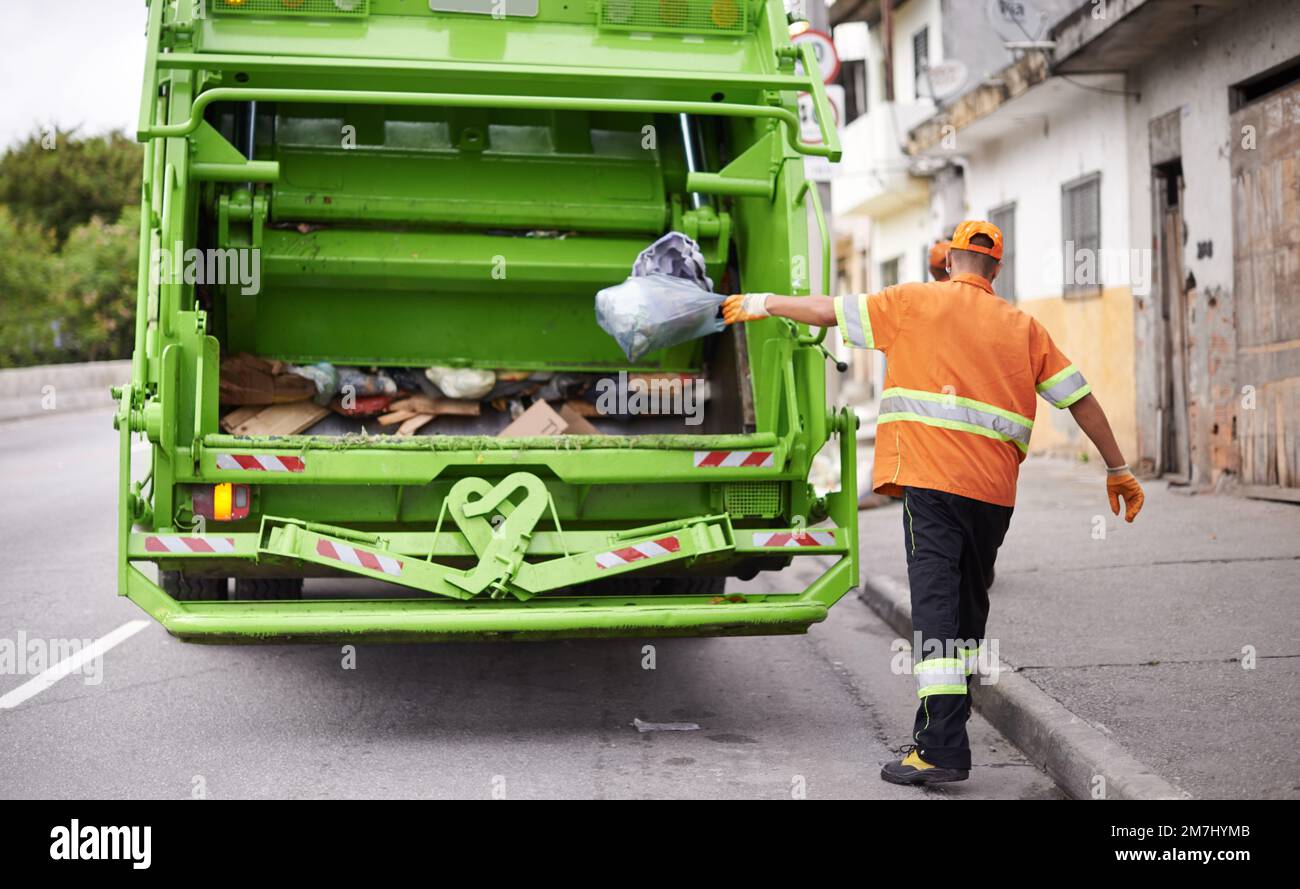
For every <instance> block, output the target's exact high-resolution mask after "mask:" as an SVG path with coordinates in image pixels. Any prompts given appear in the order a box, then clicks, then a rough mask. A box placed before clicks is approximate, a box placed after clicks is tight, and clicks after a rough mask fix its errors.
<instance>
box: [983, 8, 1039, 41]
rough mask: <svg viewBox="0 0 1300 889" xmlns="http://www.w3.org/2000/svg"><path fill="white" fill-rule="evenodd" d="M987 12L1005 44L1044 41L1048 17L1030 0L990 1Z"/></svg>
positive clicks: (991, 23) (990, 22)
mask: <svg viewBox="0 0 1300 889" xmlns="http://www.w3.org/2000/svg"><path fill="white" fill-rule="evenodd" d="M985 12H986V13H987V14H988V20H989V24H990V25H992V26H993V31H994V33H996V34H997V35H998V37H999V38H1001V40H1002V42H1003V43H1023V42H1025V41H1038V40H1042V39H1043V35H1044V33H1046V31H1047V17H1046V16H1044V15H1043V13H1042V10H1040V9H1039V8H1038V7H1037V6H1035V5H1034V4H1033V3H1032V2H1030V0H988V3H987V5H986V6H985Z"/></svg>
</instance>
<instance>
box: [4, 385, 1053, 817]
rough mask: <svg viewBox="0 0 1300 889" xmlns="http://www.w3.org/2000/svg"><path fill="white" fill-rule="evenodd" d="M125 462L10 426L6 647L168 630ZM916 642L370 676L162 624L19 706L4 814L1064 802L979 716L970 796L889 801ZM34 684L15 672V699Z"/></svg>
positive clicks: (857, 615)
mask: <svg viewBox="0 0 1300 889" xmlns="http://www.w3.org/2000/svg"><path fill="white" fill-rule="evenodd" d="M115 450H116V440H115V438H114V435H113V433H112V431H111V426H110V414H109V412H108V411H106V410H95V411H86V412H79V413H59V414H51V415H50V416H47V417H41V418H37V419H31V420H20V421H13V422H8V423H0V479H3V485H4V487H3V507H0V539H2V540H3V541H4V545H3V551H4V554H5V558H4V563H5V571H4V575H3V579H0V643H3V640H11V641H13V642H14V643H16V642H17V641H18V640H19V639H25V640H27V641H28V642H30V641H31V640H38V641H39V642H49V641H50V640H64V639H79V640H94V639H100V638H102V637H105V636H107V635H108V634H110V633H113V632H114V631H115V630H118V629H119V628H121V627H123V626H124V625H127V624H129V623H130V622H132V621H137V620H140V619H142V618H143V619H145V620H148V619H147V617H146V616H145V615H144V613H143V612H141V611H140V610H139V609H137V608H136V607H135V606H134V605H133V604H132V603H130V602H129V601H127V600H125V599H119V598H117V597H116V595H115V591H114V589H113V569H114V561H115V552H114V540H115V538H114V523H115V516H116V512H115V508H116V478H115V474H116V463H115V459H116V458H115ZM145 453H146V452H145V451H144V450H143V449H141V450H140V451H139V453H138V456H143V455H144V454H145ZM791 570H795V569H791ZM802 570H803V571H804V573H805V575H807V574H811V573H813V572H814V571H815V567H814V566H808V567H806V568H804V569H802ZM791 581H794V582H806V580H804V581H799V580H797V579H796V578H787V579H786V582H787V585H788V584H789V583H790V582H791ZM335 583H337V582H335ZM778 583H780V578H778V577H773V578H770V579H762V578H760V579H759V580H756V581H753V582H752V583H751V584H750V585H740V584H737V586H736V589H740V588H742V587H745V588H750V589H756V588H759V587H760V586H762V585H765V584H766V585H771V588H777V586H776V585H777V584H778ZM308 589H309V591H310V589H311V587H310V582H309V587H308ZM123 632H124V633H125V631H123ZM894 639H895V634H894V633H893V632H891V631H890V630H889V629H888V628H886V627H885V625H884V624H883V623H881V622H880V621H879V620H878V619H877V618H876V617H875V616H874V615H873V614H872V613H871V612H870V611H868V610H867V608H866V607H865V606H864V605H862V604H861V603H860V602H859V601H858V600H857V599H856V597H853V596H849V597H847V598H846V599H845V600H844V601H842V602H841V603H840V604H839V605H838V606H837V607H836V608H835V609H834V611H833V612H832V617H831V618H830V619H829V620H828V621H827V622H826V623H824V624H822V625H819V626H816V627H814V628H813V630H812V631H811V632H810V633H809V634H808V635H806V636H791V637H771V638H751V639H683V640H659V641H655V640H643V639H629V640H609V641H578V642H546V643H520V644H513V645H510V644H501V643H495V644H493V643H484V644H456V645H402V646H364V645H363V646H359V647H358V650H357V652H356V664H355V669H350V670H348V669H344V668H343V655H342V653H341V650H340V648H339V647H338V646H327V645H283V646H256V647H224V646H220V647H219V646H205V645H192V644H185V643H182V642H179V641H177V640H175V639H173V638H172V637H170V636H169V635H168V634H167V633H166V632H164V631H163V630H162V629H161V628H160V627H159V626H157V625H156V624H154V623H153V622H152V621H149V622H148V623H147V624H145V625H143V628H142V629H140V630H139V631H138V632H136V633H134V634H133V635H130V636H129V638H126V639H125V640H124V641H121V642H120V643H119V644H117V645H116V646H115V647H113V648H112V649H111V650H109V651H108V652H107V653H106V654H105V655H104V657H103V661H102V672H101V673H100V674H99V681H98V682H97V683H95V682H87V679H88V678H90V679H92V680H93V679H94V676H93V675H92V676H91V677H87V676H84V675H78V674H73V675H69V676H67V677H66V678H64V679H62V680H60V681H58V682H57V683H54V684H53V685H51V686H50V687H48V688H46V689H44V690H42V691H40V692H39V693H37V694H34V695H33V696H31V697H29V698H27V699H26V700H23V701H22V702H21V703H18V704H17V705H16V706H13V707H10V708H6V709H0V797H3V798H30V797H38V798H85V797H94V798H99V797H107V798H122V797H172V798H186V797H191V796H194V795H196V794H197V793H200V792H201V793H202V794H203V795H205V796H206V797H208V798H214V799H215V798H250V797H251V798H278V797H291V798H315V797H331V798H358V797H426V798H427V797H456V798H475V797H484V798H486V797H492V796H494V795H496V796H498V797H501V796H503V797H505V798H530V797H576V798H658V797H675V798H681V797H706V798H768V799H789V798H792V797H799V796H801V795H804V796H806V797H807V798H876V799H907V798H930V799H987V798H1005V797H1010V798H1025V797H1027V798H1045V797H1057V796H1059V795H1060V793H1059V791H1058V790H1057V789H1056V788H1055V786H1054V785H1053V784H1052V782H1051V781H1050V779H1048V778H1047V777H1046V776H1045V775H1044V774H1043V773H1041V772H1040V771H1039V770H1037V769H1036V768H1034V767H1033V766H1032V765H1030V764H1028V763H1026V762H1025V760H1024V758H1023V757H1022V756H1021V754H1020V753H1019V751H1018V750H1016V749H1015V748H1014V747H1013V746H1011V745H1010V744H1009V743H1008V742H1007V741H1006V740H1005V739H1004V738H1002V737H1001V736H1000V735H999V734H998V733H997V732H995V731H994V730H993V729H992V728H991V727H990V726H989V725H988V724H987V723H985V722H984V721H983V720H982V719H980V718H979V717H978V716H977V717H975V720H974V722H973V724H972V729H971V731H972V739H973V742H974V756H975V763H976V766H977V767H976V769H975V770H974V771H973V772H972V777H971V779H970V780H969V781H967V782H965V783H964V784H957V785H949V786H947V787H944V788H942V789H938V790H933V791H921V790H916V789H912V788H901V787H895V786H893V785H888V784H885V783H883V782H881V781H880V779H879V777H878V771H879V767H880V765H881V764H882V763H883V762H885V761H887V760H888V759H890V758H892V754H891V752H890V748H892V747H896V746H898V745H901V744H903V743H906V742H907V741H908V740H909V738H908V733H909V732H910V728H911V714H912V711H913V708H914V706H915V700H916V699H915V697H914V693H913V686H912V680H911V677H910V676H906V675H896V674H895V673H894V672H892V671H891V669H890V663H891V659H892V658H893V657H894V652H893V651H891V650H890V644H891V642H893V641H894ZM648 644H650V645H653V646H654V650H653V653H654V661H655V669H653V670H649V669H644V667H643V664H644V661H645V660H646V650H645V646H646V645H648ZM30 678H31V677H30V675H13V674H12V673H8V674H6V675H0V696H3V695H5V694H8V693H10V692H13V691H14V690H15V689H18V688H19V687H20V686H23V685H24V683H26V682H27V681H28V680H29V679H30ZM634 719H640V720H643V721H647V722H654V723H681V722H686V723H696V724H698V726H699V728H698V729H697V730H693V731H652V732H646V733H641V732H638V730H637V729H636V728H634V727H633V724H632V723H633V720H634Z"/></svg>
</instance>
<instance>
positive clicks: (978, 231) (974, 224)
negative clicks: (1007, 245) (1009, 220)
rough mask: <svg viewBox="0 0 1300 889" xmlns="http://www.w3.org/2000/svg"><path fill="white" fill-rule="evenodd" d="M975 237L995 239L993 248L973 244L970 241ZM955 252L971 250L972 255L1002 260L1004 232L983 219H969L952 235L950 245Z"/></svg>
mask: <svg viewBox="0 0 1300 889" xmlns="http://www.w3.org/2000/svg"><path fill="white" fill-rule="evenodd" d="M975 235H988V236H989V237H990V238H992V239H993V246H992V247H980V246H978V245H976V244H972V243H971V242H970V239H971V238H973V237H974V236H975ZM949 246H950V247H951V248H952V249H953V250H970V251H971V252H972V253H983V254H984V255H985V256H992V257H993V258H994V259H996V260H999V261H1000V260H1001V259H1002V231H1001V230H1000V229H999V228H998V227H997V226H996V225H994V224H993V223H991V222H985V221H984V220H983V219H967V220H966V221H965V222H963V223H962V224H961V225H959V226H957V230H956V231H955V232H953V233H952V243H951V244H950V245H949Z"/></svg>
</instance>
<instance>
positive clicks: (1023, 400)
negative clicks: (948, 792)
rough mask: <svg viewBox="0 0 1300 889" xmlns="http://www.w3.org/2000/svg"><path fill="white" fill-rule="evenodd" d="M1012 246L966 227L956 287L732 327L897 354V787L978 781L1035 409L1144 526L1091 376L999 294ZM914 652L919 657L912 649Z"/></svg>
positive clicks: (798, 311) (892, 433) (751, 304)
mask: <svg viewBox="0 0 1300 889" xmlns="http://www.w3.org/2000/svg"><path fill="white" fill-rule="evenodd" d="M1001 259H1002V232H1000V231H999V230H998V228H997V227H996V226H994V225H991V224H990V223H988V222H982V221H968V222H963V223H962V224H961V225H959V226H958V227H957V230H956V232H955V233H954V234H953V237H952V242H951V245H950V247H949V251H948V268H949V269H950V270H951V272H952V277H951V280H948V281H944V282H931V283H927V284H901V285H897V286H894V287H886V288H885V289H884V290H882V291H880V292H879V293H873V294H870V295H861V296H837V297H835V298H834V299H832V298H830V297H826V296H803V297H789V296H775V295H772V294H766V293H751V294H742V295H736V296H730V297H728V298H727V299H726V301H725V302H724V304H723V314H724V317H725V318H726V320H727V322H728V323H736V322H743V321H753V320H756V319H760V318H766V317H768V316H770V315H775V316H778V317H782V318H789V319H791V320H794V321H799V322H803V323H805V324H812V325H815V326H818V327H831V326H838V327H839V329H840V334H841V336H842V337H843V338H844V342H845V343H847V344H849V345H853V346H857V347H858V348H862V349H878V350H880V351H882V352H884V353H885V356H886V364H887V371H886V374H885V390H884V392H883V393H882V394H881V402H880V414H879V417H878V418H877V421H876V423H877V426H876V458H875V469H874V472H873V478H872V486H873V488H874V489H875V491H876V492H877V493H881V494H890V495H893V496H896V497H897V496H901V497H902V498H903V543H904V546H905V547H906V549H907V576H908V582H909V585H910V587H911V599H912V628H913V635H914V640H915V642H919V644H920V649H919V650H918V651H915V652H914V653H913V660H914V661H915V666H914V672H915V675H916V681H917V696H918V697H919V698H920V700H921V702H920V705H919V707H918V709H917V713H916V721H915V726H914V730H913V733H912V738H913V740H914V741H915V743H914V744H909V745H907V746H906V747H904V748H903V749H902V750H900V751H899V753H900V754H905V755H904V756H903V759H902V761H900V762H890V763H888V764H886V765H885V766H884V768H883V769H881V772H880V776H881V777H882V778H883V779H884V780H886V781H890V782H892V783H895V784H937V783H941V782H948V781H964V780H965V779H966V778H967V777H968V776H969V774H970V767H971V755H970V741H969V739H968V738H967V735H966V722H967V720H968V718H969V717H970V700H969V687H970V677H971V674H972V672H973V671H974V670H975V668H976V667H977V666H978V662H979V651H980V646H981V644H982V642H983V638H984V626H985V621H986V619H987V617H988V610H989V598H988V585H989V582H990V580H991V578H992V575H993V561H994V559H995V557H996V556H997V552H998V547H999V546H1001V544H1002V539H1003V536H1004V535H1005V534H1006V531H1007V526H1008V524H1009V522H1010V521H1011V510H1012V507H1013V506H1015V502H1016V477H1017V475H1018V473H1019V469H1020V463H1021V461H1022V460H1024V458H1025V453H1026V451H1027V450H1028V446H1029V433H1030V429H1031V428H1032V427H1033V424H1034V408H1035V405H1036V396H1038V395H1041V396H1042V397H1043V398H1044V399H1045V400H1046V401H1047V402H1048V403H1049V404H1051V405H1052V406H1053V407H1056V408H1068V409H1069V411H1070V412H1071V413H1072V414H1073V415H1074V419H1075V421H1076V422H1077V423H1078V424H1079V427H1080V428H1081V429H1082V430H1083V431H1084V433H1085V434H1086V435H1087V436H1088V438H1090V439H1091V440H1092V442H1093V444H1095V445H1096V446H1097V449H1098V450H1099V451H1100V452H1101V456H1102V458H1103V459H1104V460H1105V462H1106V491H1107V494H1108V496H1109V499H1110V508H1111V511H1112V512H1114V513H1115V514H1117V515H1118V514H1119V509H1120V500H1121V499H1122V500H1123V501H1124V509H1125V512H1124V518H1125V520H1126V521H1129V522H1131V521H1133V519H1134V518H1135V517H1136V516H1137V514H1138V511H1139V510H1141V509H1142V500H1143V497H1142V488H1141V486H1139V485H1138V482H1137V479H1136V478H1134V477H1133V474H1132V473H1131V472H1129V468H1128V466H1127V465H1126V464H1125V462H1124V455H1123V454H1122V453H1120V449H1119V446H1118V445H1117V444H1116V443H1115V436H1114V434H1113V433H1112V432H1111V429H1110V423H1109V422H1108V421H1107V419H1106V415H1105V413H1104V412H1103V411H1102V409H1101V405H1100V404H1098V403H1097V399H1096V397H1095V396H1093V395H1092V394H1091V388H1090V387H1089V385H1088V383H1087V381H1086V380H1085V379H1084V377H1083V374H1082V373H1081V372H1080V371H1079V369H1078V368H1076V367H1075V366H1074V365H1073V364H1071V363H1070V360H1069V359H1068V358H1066V357H1065V355H1063V354H1062V353H1061V351H1060V349H1058V348H1057V347H1056V344H1055V343H1053V342H1052V337H1051V336H1050V335H1049V334H1048V332H1047V329H1046V328H1044V327H1043V325H1042V324H1040V323H1039V322H1038V321H1036V320H1034V319H1033V318H1032V317H1030V316H1029V315H1027V314H1025V313H1024V312H1022V311H1020V310H1019V309H1017V308H1016V307H1015V306H1013V305H1011V304H1010V303H1008V302H1006V301H1005V300H1003V299H1000V298H999V297H997V296H996V295H994V292H993V285H992V281H993V279H994V278H995V277H997V274H998V268H999V266H1000V265H1001ZM914 644H915V643H914Z"/></svg>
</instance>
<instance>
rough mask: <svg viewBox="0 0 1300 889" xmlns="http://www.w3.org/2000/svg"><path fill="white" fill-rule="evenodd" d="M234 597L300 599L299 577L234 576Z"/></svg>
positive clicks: (262, 599) (300, 580)
mask: <svg viewBox="0 0 1300 889" xmlns="http://www.w3.org/2000/svg"><path fill="white" fill-rule="evenodd" d="M232 598H235V599H245V600H248V599H251V600H254V601H264V600H267V599H301V598H302V578H301V577H236V578H235V595H234V596H233V597H232Z"/></svg>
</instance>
